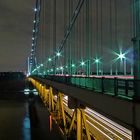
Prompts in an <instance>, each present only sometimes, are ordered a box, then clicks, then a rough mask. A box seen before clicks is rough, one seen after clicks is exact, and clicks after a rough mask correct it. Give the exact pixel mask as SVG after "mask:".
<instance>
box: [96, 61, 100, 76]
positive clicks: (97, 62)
mask: <svg viewBox="0 0 140 140" xmlns="http://www.w3.org/2000/svg"><path fill="white" fill-rule="evenodd" d="M99 62H100V60H99V59H98V58H96V59H95V63H96V74H97V75H99Z"/></svg>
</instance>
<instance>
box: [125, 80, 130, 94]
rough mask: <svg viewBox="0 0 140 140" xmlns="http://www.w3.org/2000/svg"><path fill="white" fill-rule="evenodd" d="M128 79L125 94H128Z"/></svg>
mask: <svg viewBox="0 0 140 140" xmlns="http://www.w3.org/2000/svg"><path fill="white" fill-rule="evenodd" d="M128 87H129V86H128V80H125V95H126V96H128Z"/></svg>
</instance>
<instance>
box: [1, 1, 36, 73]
mask: <svg viewBox="0 0 140 140" xmlns="http://www.w3.org/2000/svg"><path fill="white" fill-rule="evenodd" d="M34 5H35V0H1V1H0V71H25V70H26V69H27V57H28V56H29V54H30V50H31V42H32V40H31V38H32V28H33V19H34V11H33V8H34Z"/></svg>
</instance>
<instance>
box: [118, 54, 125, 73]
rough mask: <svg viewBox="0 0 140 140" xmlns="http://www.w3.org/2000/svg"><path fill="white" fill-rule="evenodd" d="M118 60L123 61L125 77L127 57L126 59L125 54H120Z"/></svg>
mask: <svg viewBox="0 0 140 140" xmlns="http://www.w3.org/2000/svg"><path fill="white" fill-rule="evenodd" d="M118 58H119V59H120V60H121V61H123V72H124V75H126V57H125V53H122V52H120V54H119V55H118Z"/></svg>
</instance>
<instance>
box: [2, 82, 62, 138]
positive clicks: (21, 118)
mask: <svg viewBox="0 0 140 140" xmlns="http://www.w3.org/2000/svg"><path fill="white" fill-rule="evenodd" d="M25 85H26V86H25ZM24 88H30V90H28V91H27V89H26V90H24ZM30 91H33V87H30V86H28V84H27V83H26V84H25V82H24V81H22V80H0V140H10V139H12V140H55V139H57V140H61V139H63V137H62V136H61V134H60V132H59V130H58V128H57V127H56V125H55V124H54V123H52V129H51V131H50V124H49V113H48V111H47V109H46V108H45V107H44V105H43V104H42V102H40V99H39V98H38V97H37V96H35V100H36V102H35V105H34V107H35V109H33V110H35V111H34V112H32V111H31V112H32V113H33V116H35V115H36V116H37V118H35V117H34V118H31V117H30V116H31V114H30V113H31V112H30V111H29V102H28V95H26V94H28V93H29V92H30ZM31 110H32V109H31Z"/></svg>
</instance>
